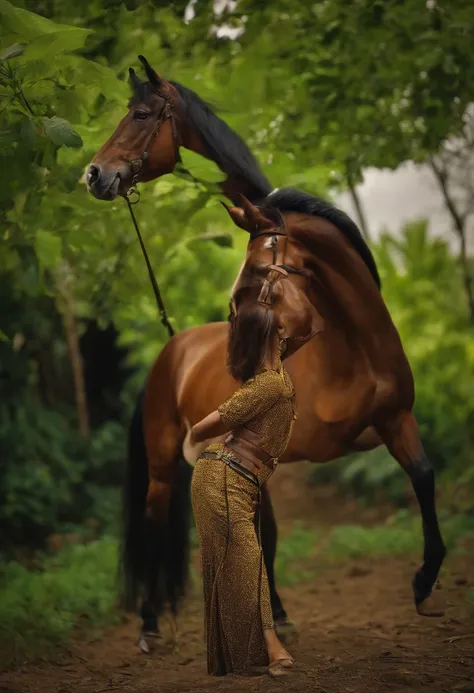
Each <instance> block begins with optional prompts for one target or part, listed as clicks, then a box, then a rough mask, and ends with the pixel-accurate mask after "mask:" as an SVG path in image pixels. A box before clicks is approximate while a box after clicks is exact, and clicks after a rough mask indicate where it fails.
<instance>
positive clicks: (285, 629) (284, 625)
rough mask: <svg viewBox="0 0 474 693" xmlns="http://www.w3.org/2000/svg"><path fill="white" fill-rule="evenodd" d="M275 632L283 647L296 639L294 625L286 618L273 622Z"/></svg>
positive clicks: (296, 631) (296, 630) (296, 629)
mask: <svg viewBox="0 0 474 693" xmlns="http://www.w3.org/2000/svg"><path fill="white" fill-rule="evenodd" d="M275 630H276V634H277V635H278V637H279V638H280V640H281V641H282V643H283V644H284V645H291V644H293V643H294V642H295V641H296V640H297V639H298V628H297V627H296V623H294V622H293V621H291V620H290V619H289V618H288V617H287V616H286V617H285V618H281V619H277V620H276V621H275Z"/></svg>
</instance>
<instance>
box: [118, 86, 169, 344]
mask: <svg viewBox="0 0 474 693" xmlns="http://www.w3.org/2000/svg"><path fill="white" fill-rule="evenodd" d="M158 95H159V96H161V97H162V98H163V99H164V100H165V103H164V104H163V108H162V109H161V111H160V114H159V116H158V122H157V124H156V127H155V129H154V130H153V132H152V133H151V135H150V137H149V138H148V140H147V143H146V145H145V149H144V150H143V152H142V153H141V155H140V156H139V157H138V159H133V160H131V161H130V167H131V169H132V173H133V178H132V185H131V186H130V188H129V189H128V190H127V194H126V196H124V197H125V200H126V202H127V206H128V210H129V212H130V216H131V218H132V223H133V226H134V227H135V231H136V232H137V236H138V241H139V243H140V247H141V249H142V253H143V257H144V258H145V263H146V266H147V269H148V276H149V277H150V281H151V285H152V287H153V293H154V294H155V300H156V305H157V306H158V312H159V313H160V317H161V323H162V324H163V325H164V327H166V330H167V332H168V336H169V338H170V339H171V337H173V336H174V334H175V331H174V330H173V327H172V325H171V323H170V321H169V319H168V314H167V312H166V306H165V304H164V301H163V298H162V296H161V291H160V287H159V286H158V282H157V281H156V277H155V273H154V272H153V268H152V266H151V262H150V259H149V257H148V253H147V250H146V248H145V243H144V242H143V238H142V235H141V233H140V228H139V226H138V222H137V219H136V217H135V212H134V211H133V205H136V204H137V203H138V202H139V201H140V193H139V191H138V190H137V187H136V186H137V183H138V182H139V180H140V175H141V173H142V170H143V164H144V162H145V161H146V160H147V159H148V156H149V150H150V147H151V144H152V142H153V140H154V139H155V137H156V136H157V135H158V133H159V131H160V128H161V126H162V125H163V123H164V122H165V120H168V119H169V118H171V131H172V134H173V142H174V146H175V155H176V163H179V162H180V161H181V155H180V153H179V141H178V131H177V129H176V123H175V120H174V117H173V102H172V100H171V99H169V98H168V97H166V96H163V95H162V94H158ZM133 195H136V196H137V199H135V200H134V201H133V202H132V201H131V199H130V198H131V197H132V196H133Z"/></svg>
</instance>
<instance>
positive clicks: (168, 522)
mask: <svg viewBox="0 0 474 693" xmlns="http://www.w3.org/2000/svg"><path fill="white" fill-rule="evenodd" d="M150 418H151V417H150ZM150 418H148V419H147V418H146V417H145V426H144V430H145V443H146V449H147V457H148V476H149V483H148V493H147V497H146V508H145V518H144V522H145V538H144V540H145V575H144V590H143V601H142V607H141V617H142V627H141V634H140V638H139V641H138V645H139V647H140V649H141V650H142V651H143V652H145V653H148V652H150V650H151V649H152V648H153V646H154V642H155V640H156V636H157V634H158V632H159V629H158V619H159V617H160V615H161V614H162V612H163V610H164V608H165V605H166V603H167V602H168V601H169V597H170V595H169V577H170V575H169V571H170V554H171V552H172V551H173V550H175V549H176V547H173V541H172V534H173V529H172V523H173V518H171V517H170V508H171V506H172V497H173V493H174V487H175V485H176V483H177V482H178V481H179V476H178V469H179V464H180V456H179V429H178V427H177V425H176V424H174V423H172V422H166V423H165V422H164V421H163V420H162V421H161V423H162V426H161V429H160V431H159V432H158V431H157V430H156V428H155V425H156V421H157V419H158V417H154V418H153V419H152V420H151V421H150ZM147 424H148V425H147Z"/></svg>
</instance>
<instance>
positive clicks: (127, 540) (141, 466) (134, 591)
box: [120, 390, 148, 611]
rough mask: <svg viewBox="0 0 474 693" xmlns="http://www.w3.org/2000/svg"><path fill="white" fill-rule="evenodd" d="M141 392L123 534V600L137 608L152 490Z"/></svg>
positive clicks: (129, 454)
mask: <svg viewBox="0 0 474 693" xmlns="http://www.w3.org/2000/svg"><path fill="white" fill-rule="evenodd" d="M144 397H145V392H144V390H142V391H141V392H140V394H139V396H138V399H137V403H136V405H135V410H134V412H133V416H132V421H131V423H130V428H129V431H128V451H127V461H126V466H125V476H124V484H123V495H122V505H123V518H122V519H123V534H122V547H121V548H122V551H121V561H120V568H121V573H122V574H121V577H122V602H123V606H124V608H126V609H128V610H130V611H134V610H135V608H136V605H137V600H138V597H139V595H140V592H141V589H142V586H143V582H144V580H145V570H146V537H145V506H146V496H147V492H148V460H147V455H146V448H145V437H144V435H143V401H144Z"/></svg>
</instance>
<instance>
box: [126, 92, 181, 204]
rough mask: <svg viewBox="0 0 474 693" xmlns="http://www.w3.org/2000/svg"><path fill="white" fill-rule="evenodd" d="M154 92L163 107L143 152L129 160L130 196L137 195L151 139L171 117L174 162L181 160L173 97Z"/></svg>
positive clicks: (128, 194) (128, 193)
mask: <svg viewBox="0 0 474 693" xmlns="http://www.w3.org/2000/svg"><path fill="white" fill-rule="evenodd" d="M155 94H156V96H159V97H160V98H161V99H163V100H164V104H163V107H162V109H161V111H160V113H159V114H158V119H157V123H156V126H155V129H154V130H153V132H152V133H151V135H150V136H149V138H148V140H147V142H146V145H145V149H144V150H143V152H142V153H141V154H140V156H139V157H138V158H137V159H131V160H130V161H129V164H130V168H131V169H132V175H133V178H132V185H131V186H130V188H129V189H128V191H127V197H130V196H131V195H137V194H138V191H137V189H136V185H137V183H138V182H139V180H140V176H141V173H142V170H143V164H144V163H145V161H147V159H148V157H149V154H150V149H151V145H152V143H153V140H154V139H155V137H156V136H157V135H158V133H159V132H160V130H161V126H162V125H163V123H164V122H165V121H166V120H170V119H171V133H172V136H173V143H174V148H175V158H176V163H180V162H181V155H180V153H179V139H178V129H177V127H176V122H175V116H174V114H173V107H174V103H173V99H171V98H170V97H169V96H165V95H164V94H161V93H160V92H159V91H157V90H156V91H155ZM135 202H138V200H136V201H135ZM132 204H134V203H132Z"/></svg>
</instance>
